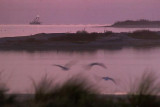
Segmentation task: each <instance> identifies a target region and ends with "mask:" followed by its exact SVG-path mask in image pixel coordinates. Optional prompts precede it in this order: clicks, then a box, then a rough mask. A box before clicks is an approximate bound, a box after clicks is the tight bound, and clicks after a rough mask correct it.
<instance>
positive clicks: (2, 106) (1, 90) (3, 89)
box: [0, 73, 16, 107]
mask: <svg viewBox="0 0 160 107" xmlns="http://www.w3.org/2000/svg"><path fill="white" fill-rule="evenodd" d="M1 74H2V73H0V107H7V106H11V105H12V104H13V103H15V97H16V96H15V95H7V92H8V91H9V88H7V86H6V84H5V83H3V82H2V79H1V76H2V75H1Z"/></svg>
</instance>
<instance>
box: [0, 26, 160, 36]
mask: <svg viewBox="0 0 160 107" xmlns="http://www.w3.org/2000/svg"><path fill="white" fill-rule="evenodd" d="M96 26H104V25H0V37H13V36H27V35H32V34H37V33H66V32H70V33H73V32H76V31H79V30H84V29H85V30H86V31H88V32H104V30H108V31H113V32H131V31H135V30H142V29H146V30H148V29H149V30H152V31H160V28H104V27H96Z"/></svg>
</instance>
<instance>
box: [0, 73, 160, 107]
mask: <svg viewBox="0 0 160 107" xmlns="http://www.w3.org/2000/svg"><path fill="white" fill-rule="evenodd" d="M53 80H54V79H50V78H48V77H47V76H44V77H43V78H42V79H41V80H40V81H39V82H35V81H34V80H32V82H33V89H34V90H33V94H7V91H8V89H7V88H6V87H5V88H4V87H2V86H3V84H0V86H1V87H0V106H1V107H160V99H159V97H160V96H159V92H160V86H159V82H158V81H157V76H156V75H155V73H154V72H150V71H149V72H147V71H145V72H144V74H142V76H140V78H139V80H138V81H135V82H134V83H133V84H131V87H130V91H129V92H127V94H126V95H114V94H113V95H104V94H101V93H100V92H99V91H98V90H97V89H96V87H93V85H92V84H91V83H90V82H89V81H88V80H87V79H86V78H83V77H82V76H74V77H71V78H69V79H68V80H66V81H65V82H64V83H63V84H61V85H59V84H56V83H54V81H53ZM136 80H137V79H136ZM6 89H7V90H6Z"/></svg>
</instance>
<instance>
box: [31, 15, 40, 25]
mask: <svg viewBox="0 0 160 107" xmlns="http://www.w3.org/2000/svg"><path fill="white" fill-rule="evenodd" d="M39 19H40V17H39V15H37V16H36V18H35V19H33V21H31V22H30V24H31V25H40V24H41V22H40V21H39Z"/></svg>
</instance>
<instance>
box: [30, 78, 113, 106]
mask: <svg viewBox="0 0 160 107" xmlns="http://www.w3.org/2000/svg"><path fill="white" fill-rule="evenodd" d="M45 84H46V85H45ZM51 84H52V81H50V79H48V78H46V77H44V78H43V79H42V80H41V81H40V82H39V83H38V84H34V88H35V97H34V100H33V101H34V106H38V107H98V106H101V107H102V106H104V105H105V106H106V105H110V107H112V106H111V105H112V104H113V103H112V102H111V101H108V100H105V99H104V98H103V97H100V94H99V93H98V91H97V90H96V89H95V88H94V87H93V86H92V85H90V83H88V82H87V81H86V79H84V78H82V77H73V78H70V79H69V80H67V81H66V82H64V83H63V84H61V85H53V84H52V85H51Z"/></svg>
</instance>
